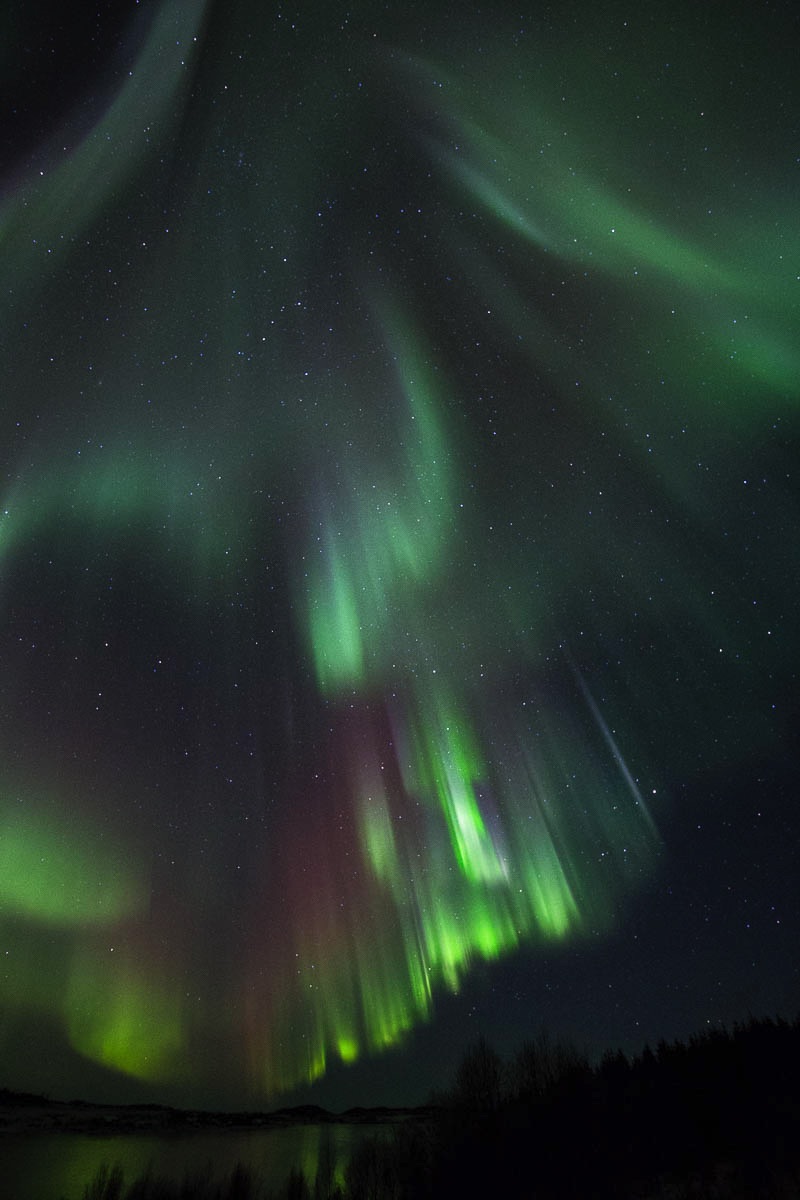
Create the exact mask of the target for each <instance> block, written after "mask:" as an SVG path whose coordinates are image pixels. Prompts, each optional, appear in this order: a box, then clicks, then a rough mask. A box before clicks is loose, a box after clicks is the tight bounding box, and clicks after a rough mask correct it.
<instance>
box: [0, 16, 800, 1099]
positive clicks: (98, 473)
mask: <svg viewBox="0 0 800 1200" xmlns="http://www.w3.org/2000/svg"><path fill="white" fill-rule="evenodd" d="M70 7H71V8H72V9H73V10H74V9H75V8H77V9H80V10H82V11H81V13H80V14H79V15H77V16H76V14H75V12H74V11H72V12H70V11H68V9H69V8H70ZM3 25H4V28H3V32H2V47H1V48H0V55H1V56H2V78H3V87H2V120H1V121H0V142H2V154H3V166H2V173H1V174H0V183H1V185H2V187H1V189H0V239H1V244H2V257H0V353H1V355H2V358H1V361H2V372H1V374H0V386H1V387H2V400H1V401H0V489H2V495H1V496H0V1085H3V1086H8V1087H15V1088H23V1089H26V1090H34V1091H47V1092H49V1093H50V1094H51V1095H53V1096H56V1097H61V1098H67V1097H72V1096H83V1097H86V1098H91V1099H104V1100H118V1101H132V1100H155V1101H162V1102H168V1103H178V1104H182V1105H202V1106H207V1107H214V1106H219V1107H223V1106H234V1107H267V1106H270V1107H271V1106H275V1105H277V1104H281V1103H291V1102H298V1101H307V1100H313V1101H316V1102H319V1103H323V1104H325V1105H327V1106H328V1107H331V1108H344V1107H346V1106H348V1105H352V1104H375V1103H398V1104H400V1103H416V1102H422V1101H424V1100H425V1098H426V1096H427V1094H428V1091H429V1089H430V1088H431V1087H433V1086H440V1085H441V1084H442V1083H444V1081H445V1080H446V1079H447V1077H448V1074H449V1073H450V1072H451V1071H452V1069H453V1067H454V1065H455V1064H456V1062H457V1061H458V1059H459V1056H460V1054H461V1052H462V1051H463V1049H464V1047H465V1045H466V1044H467V1043H468V1042H469V1041H470V1040H471V1039H473V1038H474V1037H476V1036H477V1035H478V1034H483V1035H485V1036H486V1037H487V1038H488V1039H489V1040H490V1041H491V1042H492V1043H493V1044H494V1045H495V1046H496V1047H497V1049H498V1050H500V1051H501V1052H502V1053H503V1054H510V1053H511V1052H513V1050H514V1048H515V1047H516V1046H517V1045H518V1044H519V1043H520V1042H521V1040H522V1039H524V1038H526V1037H527V1038H531V1037H534V1036H536V1034H537V1033H538V1032H539V1031H540V1030H541V1029H542V1027H545V1028H547V1029H548V1030H550V1031H551V1032H552V1033H555V1034H563V1035H567V1036H571V1037H572V1038H574V1039H575V1041H576V1042H577V1043H578V1044H579V1045H580V1046H583V1047H586V1048H587V1049H588V1050H589V1051H590V1052H591V1053H593V1054H594V1053H600V1052H602V1050H604V1049H605V1048H607V1047H617V1046H621V1047H622V1048H623V1049H625V1050H626V1051H628V1052H633V1051H638V1050H640V1049H641V1048H642V1046H643V1045H644V1043H645V1042H646V1041H650V1042H655V1041H657V1040H658V1039H659V1038H662V1037H664V1038H667V1039H671V1038H675V1037H686V1036H688V1035H689V1034H690V1033H692V1032H693V1031H695V1030H701V1029H704V1028H707V1027H708V1025H709V1024H716V1023H719V1022H725V1023H726V1024H731V1023H732V1022H734V1021H736V1020H741V1019H747V1016H748V1014H754V1015H764V1014H776V1013H780V1014H782V1015H784V1016H787V1017H792V1016H795V1015H797V1013H798V1010H800V962H799V961H798V950H799V949H800V887H799V886H798V882H799V880H800V873H799V872H798V867H799V866H800V863H799V862H798V838H799V836H800V815H799V812H798V772H797V758H796V757H795V749H794V746H793V738H794V731H795V726H796V721H797V703H796V684H797V679H796V665H797V662H798V650H799V649H800V646H799V644H798V643H799V642H800V638H799V637H798V617H797V592H798V529H799V528H800V523H799V522H798V491H797V483H796V475H797V463H798V437H797V435H798V426H799V424H800V422H799V420H798V400H799V399H800V320H799V319H798V318H800V222H799V220H798V213H800V188H798V182H800V179H799V176H800V169H799V166H798V164H799V163H800V116H799V114H800V85H798V81H797V61H798V49H799V48H800V17H798V15H797V9H796V6H795V5H794V4H791V3H787V4H785V5H781V4H778V3H766V2H764V0H754V2H752V3H749V4H746V5H745V4H740V5H738V6H737V5H733V6H732V5H722V4H699V3H696V2H695V0H686V2H685V3H676V4H672V3H671V4H655V3H653V4H649V3H637V4H629V3H620V2H616V0H611V2H608V0H603V3H594V2H593V0H580V2H578V0H574V2H570V0H567V2H565V3H552V4H544V3H543V4H540V5H538V6H533V5H519V6H512V5H510V4H489V5H483V6H481V7H474V8H473V7H472V6H469V5H467V6H464V7H463V8H461V7H459V6H454V5H452V4H447V5H445V4H441V3H438V2H437V0H430V2H428V3H425V4H421V3H420V4H417V3H404V4H387V5H384V4H382V3H375V2H366V0H354V2H353V3H351V4H350V5H344V4H340V3H338V0H331V2H330V3H320V4H318V5H313V4H310V3H308V4H302V3H301V4H291V3H289V4H287V5H285V6H281V5H278V4H272V3H264V2H263V0H225V2H223V0H159V2H155V0H154V2H152V3H141V4H139V3H133V0H130V2H129V3H124V4H123V3H117V4H93V5H83V6H82V5H77V6H64V5H63V4H62V5H55V6H48V5H45V4H41V3H30V2H28V3H24V4H23V3H12V4H10V5H6V6H5V15H4V18H3Z"/></svg>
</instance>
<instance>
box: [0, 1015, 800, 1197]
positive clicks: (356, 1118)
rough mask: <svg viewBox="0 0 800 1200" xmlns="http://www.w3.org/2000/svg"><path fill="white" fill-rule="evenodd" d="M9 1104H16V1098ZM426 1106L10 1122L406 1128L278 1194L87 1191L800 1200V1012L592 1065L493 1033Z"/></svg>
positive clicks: (27, 1109) (142, 1191)
mask: <svg viewBox="0 0 800 1200" xmlns="http://www.w3.org/2000/svg"><path fill="white" fill-rule="evenodd" d="M3 1099H5V1101H6V1102H5V1103H4V1104H3V1103H2V1101H3ZM433 1099H434V1100H435V1103H432V1104H431V1105H430V1106H429V1107H427V1108H425V1109H416V1110H408V1109H402V1110H391V1109H378V1110H363V1109H361V1110H351V1111H350V1112H349V1113H343V1114H335V1115H334V1114H331V1113H327V1112H325V1110H323V1109H318V1108H315V1107H306V1108H300V1109H284V1110H280V1111H278V1112H276V1113H271V1114H260V1113H235V1114H231V1113H224V1114H223V1113H182V1112H178V1111H177V1110H173V1109H162V1108H157V1107H142V1106H135V1107H129V1108H126V1109H110V1108H102V1107H98V1106H92V1105H83V1104H79V1103H73V1104H69V1105H60V1104H55V1103H48V1102H46V1101H43V1100H42V1099H41V1098H36V1097H19V1096H16V1097H14V1096H13V1095H11V1094H9V1093H6V1094H5V1096H4V1097H3V1095H2V1094H0V1129H2V1128H5V1129H7V1130H16V1131H18V1130H19V1129H20V1127H21V1126H23V1127H24V1128H26V1129H27V1130H28V1131H31V1130H42V1131H44V1130H46V1131H47V1132H54V1131H57V1130H59V1129H63V1130H65V1131H103V1132H115V1133H117V1132H124V1131H130V1132H143V1131H167V1130H175V1131H176V1132H180V1131H185V1130H188V1129H194V1130H197V1131H198V1132H201V1131H202V1129H203V1128H209V1129H210V1128H217V1129H218V1128H220V1127H229V1128H247V1127H249V1128H268V1127H270V1126H275V1125H278V1126H280V1125H284V1126H285V1125H287V1124H292V1123H294V1124H297V1123H312V1124H323V1123H328V1122H345V1123H349V1124H353V1123H374V1124H377V1125H385V1124H386V1123H391V1124H392V1125H393V1130H392V1132H391V1135H389V1134H387V1131H386V1129H383V1130H381V1131H380V1136H376V1138H375V1139H366V1140H364V1141H363V1142H362V1143H361V1144H360V1145H359V1146H358V1147H357V1149H356V1150H355V1152H354V1154H353V1156H352V1158H351V1160H350V1163H349V1164H348V1165H347V1167H346V1169H345V1171H344V1174H343V1175H340V1176H336V1175H335V1173H334V1171H333V1168H332V1164H331V1163H330V1162H320V1163H319V1164H318V1166H317V1173H316V1176H315V1178H313V1179H309V1178H308V1177H307V1176H304V1175H303V1174H301V1173H300V1172H299V1171H297V1172H295V1173H293V1174H292V1175H291V1176H290V1178H289V1179H288V1180H287V1182H286V1185H285V1187H284V1188H283V1189H282V1190H281V1191H280V1192H279V1193H275V1192H274V1191H273V1192H268V1191H267V1190H266V1188H265V1187H264V1185H263V1184H262V1183H261V1181H259V1180H258V1179H257V1178H255V1177H253V1176H252V1175H251V1174H249V1173H248V1172H247V1171H246V1170H245V1169H244V1168H237V1170H236V1171H234V1172H233V1173H232V1175H231V1176H230V1177H228V1178H227V1179H224V1180H209V1179H200V1178H196V1179H193V1180H186V1181H185V1182H184V1183H183V1184H180V1185H178V1184H175V1183H166V1182H163V1181H160V1180H158V1179H155V1178H152V1177H150V1176H148V1177H147V1178H145V1179H141V1180H138V1181H133V1182H130V1181H123V1179H122V1178H121V1175H120V1174H119V1173H118V1172H115V1171H114V1169H113V1166H109V1167H108V1168H107V1169H106V1170H105V1172H104V1173H101V1174H100V1175H98V1177H97V1178H95V1179H94V1180H92V1181H87V1188H86V1192H85V1200H306V1198H308V1200H310V1198H312V1197H313V1200H434V1198H436V1200H441V1198H442V1197H451V1196H452V1197H465V1198H471V1197H475V1198H478V1197H481V1198H483V1197H486V1198H491V1200H501V1198H502V1200H506V1198H508V1200H511V1198H519V1200H588V1198H597V1200H606V1198H607V1200H621V1198H623V1197H629V1198H631V1200H633V1198H636V1200H664V1198H669V1200H689V1198H690V1197H692V1198H699V1200H744V1198H749V1197H759V1198H764V1200H784V1198H785V1200H789V1198H792V1200H794V1198H797V1197H800V1022H797V1021H796V1022H794V1023H789V1022H787V1021H782V1020H777V1021H775V1020H761V1021H751V1022H750V1023H749V1024H747V1025H743V1026H737V1027H735V1028H734V1029H733V1031H731V1032H729V1031H727V1030H725V1029H714V1030H711V1031H708V1032H705V1033H703V1034H702V1035H698V1036H697V1037H693V1038H691V1039H690V1040H689V1042H688V1043H682V1042H678V1043H672V1044H666V1043H662V1044H660V1045H659V1046H657V1047H656V1049H655V1050H652V1049H650V1048H645V1050H644V1052H643V1053H642V1054H641V1055H639V1056H638V1057H637V1058H635V1059H633V1060H631V1059H628V1058H627V1057H625V1055H623V1054H622V1053H616V1054H614V1053H609V1054H607V1055H606V1056H605V1057H604V1058H603V1060H602V1062H600V1063H599V1064H598V1065H595V1066H592V1065H590V1064H589V1062H588V1060H587V1059H586V1058H585V1056H583V1055H582V1054H581V1053H580V1052H579V1051H577V1050H576V1049H575V1048H574V1047H572V1046H570V1045H568V1044H565V1043H560V1042H553V1041H551V1040H550V1039H549V1038H548V1037H547V1036H546V1035H544V1034H543V1035H541V1036H540V1037H539V1038H538V1039H536V1041H534V1042H531V1043H528V1044H527V1045H525V1046H523V1047H522V1048H521V1049H520V1051H519V1053H518V1055H517V1056H516V1058H515V1059H514V1060H513V1061H512V1062H510V1063H504V1062H502V1061H501V1060H500V1058H499V1057H498V1056H497V1055H496V1054H495V1053H494V1051H493V1050H492V1048H491V1047H490V1046H489V1045H488V1044H487V1043H486V1042H484V1041H482V1040H480V1041H478V1042H476V1043H475V1045H474V1046H472V1047H471V1048H470V1049H469V1051H468V1052H467V1053H466V1055H465V1056H464V1059H463V1060H462V1063H461V1065H460V1067H459V1069H458V1071H457V1073H456V1078H455V1080H454V1081H453V1085H452V1087H451V1089H450V1090H449V1091H448V1092H447V1093H446V1094H445V1095H442V1096H439V1097H435V1098H433Z"/></svg>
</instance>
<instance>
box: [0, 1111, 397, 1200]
mask: <svg viewBox="0 0 800 1200" xmlns="http://www.w3.org/2000/svg"><path fill="white" fill-rule="evenodd" d="M388 1128H389V1127H388V1126H382V1127H379V1128H377V1129H376V1128H370V1127H365V1126H359V1125H294V1126H291V1127H289V1128H286V1129H269V1130H262V1129H253V1130H238V1131H231V1130H220V1131H217V1130H203V1131H202V1132H201V1133H189V1134H178V1135H172V1136H170V1137H163V1136H161V1137H158V1136H154V1135H150V1134H147V1135H140V1134H126V1135H118V1136H116V1137H105V1136H101V1135H99V1134H79V1133H57V1134H27V1135H19V1136H18V1135H4V1136H0V1195H2V1196H3V1197H4V1198H5V1197H8V1198H9V1200H11V1198H12V1197H13V1200H81V1197H82V1195H83V1190H84V1187H85V1186H86V1184H87V1183H88V1182H89V1181H90V1180H91V1179H92V1178H93V1177H94V1175H95V1174H96V1173H97V1170H98V1168H99V1167H100V1166H102V1164H103V1163H107V1164H109V1166H113V1165H114V1164H115V1163H120V1164H121V1166H122V1169H123V1171H124V1172H125V1183H126V1185H127V1184H130V1183H131V1182H132V1181H133V1180H134V1179H136V1178H137V1177H138V1176H140V1175H143V1174H144V1173H145V1172H146V1171H147V1170H148V1168H149V1169H150V1170H151V1171H152V1173H153V1174H154V1175H157V1176H161V1177H166V1178H168V1179H171V1180H176V1181H182V1180H183V1179H184V1178H185V1177H186V1175H187V1174H188V1175H194V1176H196V1175H197V1174H198V1173H203V1174H204V1175H207V1174H209V1173H210V1174H213V1176H214V1177H215V1178H217V1179H221V1178H224V1177H225V1176H226V1175H230V1173H231V1171H232V1170H233V1169H234V1167H235V1166H236V1164H237V1163H241V1164H242V1165H243V1166H245V1167H248V1168H249V1169H251V1170H252V1171H253V1173H254V1174H255V1175H256V1177H257V1180H258V1182H259V1185H260V1186H261V1185H266V1186H267V1187H268V1188H270V1189H272V1188H275V1189H278V1188H280V1187H283V1185H284V1184H285V1182H286V1179H287V1177H288V1175H289V1173H290V1172H291V1171H292V1170H293V1169H297V1168H300V1169H301V1170H302V1171H303V1172H304V1174H305V1175H306V1178H307V1179H308V1182H309V1184H310V1185H311V1186H312V1187H313V1185H314V1179H315V1178H316V1174H317V1165H318V1163H319V1162H320V1158H321V1157H322V1158H323V1159H326V1158H327V1160H328V1161H329V1162H331V1163H332V1164H333V1169H334V1172H335V1174H336V1175H337V1176H338V1177H339V1180H340V1181H341V1179H342V1176H343V1172H344V1168H345V1166H346V1164H347V1161H348V1159H349V1157H350V1154H351V1153H352V1151H353V1149H354V1147H355V1146H356V1145H358V1143H359V1142H360V1141H362V1140H363V1139H365V1138H368V1137H374V1136H375V1135H376V1134H378V1135H380V1134H381V1132H382V1131H383V1132H385V1131H386V1130H387V1129H388Z"/></svg>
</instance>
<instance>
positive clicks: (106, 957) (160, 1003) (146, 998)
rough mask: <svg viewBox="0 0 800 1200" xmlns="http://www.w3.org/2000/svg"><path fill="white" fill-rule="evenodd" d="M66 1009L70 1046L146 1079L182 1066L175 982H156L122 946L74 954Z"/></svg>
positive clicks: (174, 1073) (167, 1075) (166, 1076)
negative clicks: (171, 984) (75, 956)
mask: <svg viewBox="0 0 800 1200" xmlns="http://www.w3.org/2000/svg"><path fill="white" fill-rule="evenodd" d="M101 955H102V957H101ZM65 1009H66V1015H67V1028H68V1032H69V1037H70V1041H71V1043H72V1045H73V1046H74V1048H75V1049H76V1050H78V1051H79V1052H80V1053H81V1054H83V1055H85V1056H86V1057H87V1058H90V1059H92V1060H93V1061H95V1062H97V1063H101V1064H102V1065H103V1066H106V1067H112V1068H114V1069H115V1070H118V1071H123V1072H124V1073H125V1074H126V1075H132V1076H134V1077H135V1078H137V1079H144V1080H147V1081H148V1082H151V1083H157V1082H163V1081H166V1080H170V1079H174V1078H176V1077H178V1076H180V1075H181V1074H183V1072H184V1071H185V1070H186V1068H187V1064H186V1063H185V1062H184V1060H183V1052H184V1050H185V1045H184V1021H183V1013H182V1009H181V1003H180V999H179V993H178V989H177V987H175V986H168V985H167V984H166V983H158V982H157V981H155V980H154V979H153V978H152V976H151V973H150V972H148V971H147V969H146V964H145V963H141V964H137V963H135V962H134V961H132V960H131V959H129V958H128V956H127V955H126V952H125V950H124V948H120V949H116V948H114V947H108V946H106V947H102V949H101V948H100V947H96V948H95V952H94V955H91V954H89V953H87V954H85V955H82V956H80V957H78V958H76V960H75V963H74V967H73V971H72V976H71V979H70V984H69V988H68V992H67V997H66V1000H65Z"/></svg>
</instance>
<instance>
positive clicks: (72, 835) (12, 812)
mask: <svg viewBox="0 0 800 1200" xmlns="http://www.w3.org/2000/svg"><path fill="white" fill-rule="evenodd" d="M62 805H63V802H62ZM62 805H59V803H58V801H52V802H50V803H48V804H42V803H41V802H37V801H34V800H28V801H22V800H18V801H14V800H12V801H7V802H6V803H5V804H4V805H3V806H2V807H0V904H2V906H3V908H4V910H5V911H6V913H9V912H15V913H19V914H22V915H24V916H27V917H30V918H34V919H36V920H38V921H42V922H46V923H48V924H53V925H79V926H82V925H84V924H86V923H89V924H100V923H106V922H110V921H113V920H117V919H119V918H120V917H126V916H130V915H131V914H133V913H136V912H137V911H139V910H141V909H142V908H143V906H144V905H145V904H146V897H147V880H146V878H144V877H143V875H142V873H141V871H137V869H136V865H135V863H134V862H132V861H131V858H130V854H129V853H128V854H125V853H123V851H122V849H121V848H119V847H117V848H115V847H113V846H112V845H110V844H109V843H108V842H107V840H105V839H103V838H102V837H101V836H98V834H97V833H95V832H94V831H93V830H92V829H89V828H87V827H86V826H85V825H84V824H83V823H82V822H81V821H80V820H79V819H77V818H75V819H73V820H69V819H67V818H66V816H65V815H64V814H63V813H62V812H61V811H60V809H61V807H62Z"/></svg>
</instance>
